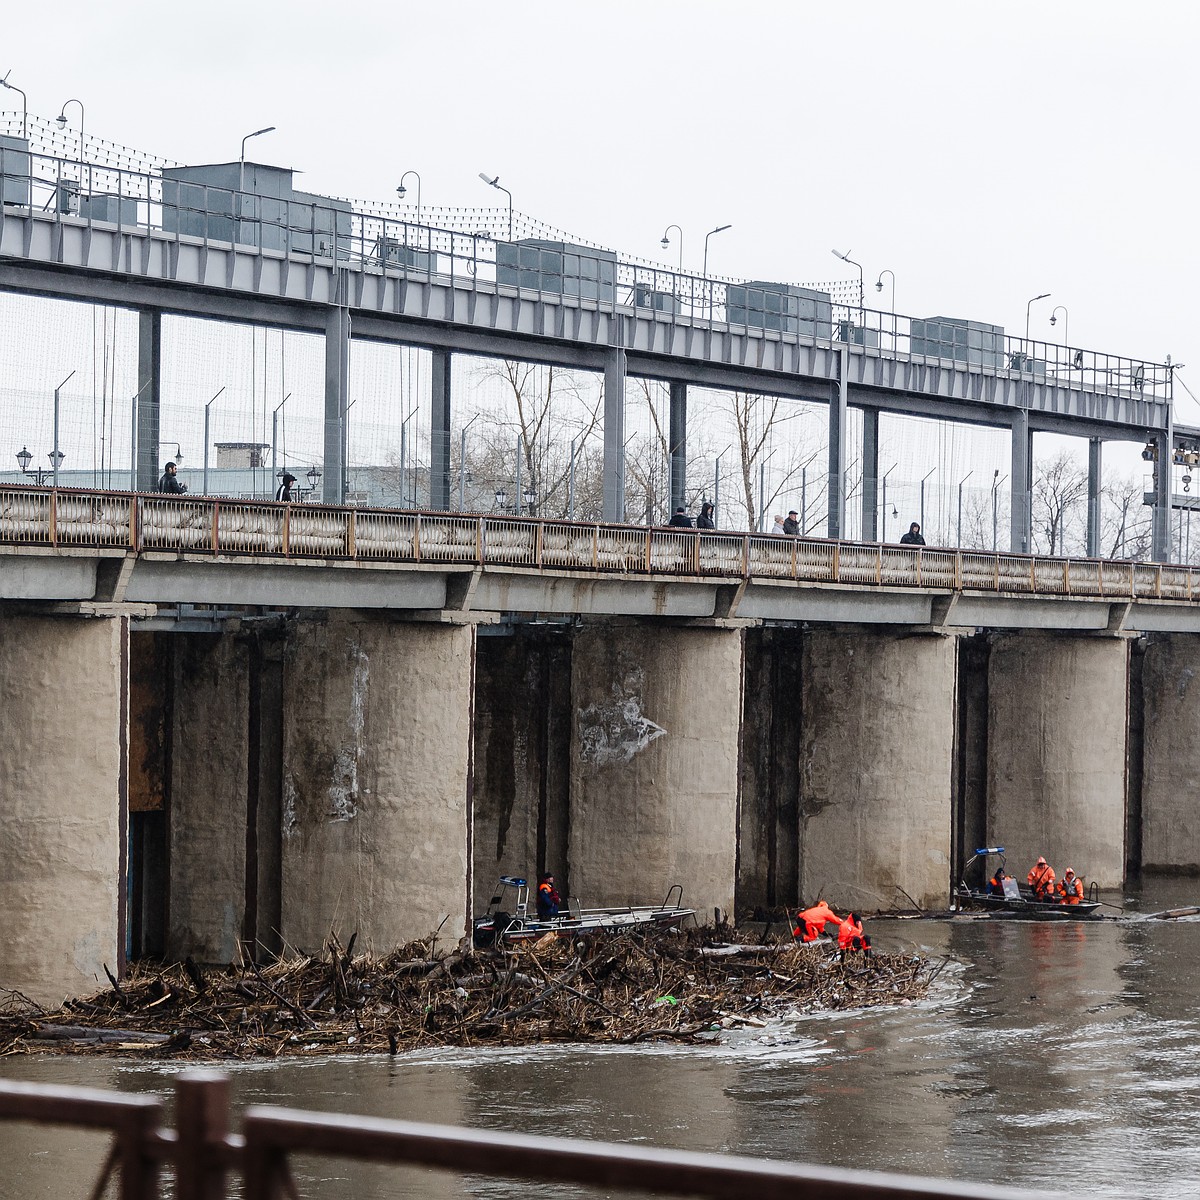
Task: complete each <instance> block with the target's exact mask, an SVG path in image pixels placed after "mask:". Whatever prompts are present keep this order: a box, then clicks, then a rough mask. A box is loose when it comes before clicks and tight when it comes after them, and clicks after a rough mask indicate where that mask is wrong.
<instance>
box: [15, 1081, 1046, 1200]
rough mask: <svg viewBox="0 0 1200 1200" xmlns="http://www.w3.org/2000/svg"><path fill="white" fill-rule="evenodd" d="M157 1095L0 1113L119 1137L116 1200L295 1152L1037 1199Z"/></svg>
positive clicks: (196, 1089)
mask: <svg viewBox="0 0 1200 1200" xmlns="http://www.w3.org/2000/svg"><path fill="white" fill-rule="evenodd" d="M163 1111H164V1105H163V1103H162V1101H160V1100H158V1099H157V1098H155V1097H152V1096H123V1095H118V1094H116V1093H111V1092H102V1091H96V1090H92V1089H88V1088H74V1087H50V1086H43V1085H39V1084H23V1083H0V1121H9V1122H21V1123H30V1124H38V1125H62V1126H68V1127H74V1128H82V1129H94V1130H109V1131H111V1132H112V1134H113V1140H112V1146H111V1148H110V1150H109V1153H108V1156H107V1158H106V1159H105V1160H104V1162H103V1163H102V1164H101V1167H100V1173H99V1176H98V1178H97V1181H96V1186H95V1188H93V1191H92V1195H93V1196H99V1195H102V1194H103V1193H104V1191H105V1188H106V1186H107V1184H108V1182H109V1180H110V1179H111V1178H112V1177H113V1176H114V1175H116V1176H118V1177H119V1192H118V1195H119V1196H120V1197H121V1200H155V1197H157V1196H158V1195H159V1194H160V1186H159V1185H160V1175H161V1172H162V1167H163V1166H164V1165H168V1166H170V1167H171V1168H172V1169H173V1171H174V1175H175V1187H174V1194H175V1196H176V1197H177V1200H217V1198H219V1197H224V1196H227V1195H232V1194H235V1193H234V1190H233V1188H231V1186H230V1185H231V1182H232V1181H231V1180H230V1178H229V1177H230V1175H240V1176H241V1177H242V1187H241V1188H240V1189H239V1190H238V1192H237V1194H240V1195H241V1196H243V1197H244V1198H245V1200H281V1198H282V1197H297V1196H298V1195H299V1192H298V1189H297V1187H296V1184H295V1180H294V1179H293V1177H292V1173H291V1169H290V1166H289V1155H291V1154H303V1155H304V1156H306V1157H312V1156H323V1157H338V1158H346V1159H354V1160H357V1161H360V1162H376V1163H390V1164H395V1165H399V1164H405V1165H408V1166H419V1167H426V1168H433V1169H436V1170H441V1171H451V1172H454V1173H455V1174H458V1175H483V1176H489V1177H494V1178H505V1179H519V1180H525V1181H535V1182H544V1183H548V1182H555V1183H571V1184H580V1185H587V1186H590V1187H593V1188H600V1187H605V1188H620V1189H636V1190H638V1191H649V1192H653V1193H656V1194H658V1195H663V1196H703V1197H710V1196H711V1197H723V1198H731V1197H744V1196H753V1197H756V1200H817V1198H818V1197H819V1198H821V1200H919V1198H921V1197H943V1198H947V1200H1006V1198H1008V1200H1020V1198H1021V1197H1025V1198H1026V1200H1035V1197H1036V1195H1037V1194H1035V1193H1032V1192H1018V1191H1016V1190H1015V1189H1011V1188H1003V1187H997V1186H995V1185H993V1184H988V1185H986V1186H971V1185H969V1184H960V1183H950V1182H947V1181H942V1180H932V1179H920V1178H915V1177H909V1178H904V1177H901V1176H898V1175H884V1174H877V1173H873V1172H866V1171H845V1170H838V1169H836V1168H831V1167H811V1166H799V1165H796V1164H793V1163H782V1162H765V1161H761V1160H759V1159H752V1158H738V1157H733V1156H731V1155H720V1154H694V1153H687V1152H683V1151H677V1150H649V1149H644V1148H641V1147H633V1146H620V1145H613V1144H610V1143H605V1142H584V1141H575V1140H570V1141H568V1140H565V1139H560V1138H543V1137H529V1136H523V1135H520V1134H511V1133H500V1132H496V1131H492V1130H471V1129H459V1128H454V1127H450V1126H441V1125H423V1124H416V1123H414V1122H410V1121H391V1120H380V1119H377V1118H367V1117H354V1116H346V1115H342V1114H333V1113H309V1112H297V1111H294V1110H291V1109H284V1108H265V1107H254V1108H249V1109H247V1110H246V1113H245V1115H244V1118H243V1122H242V1133H241V1134H236V1133H231V1132H230V1123H229V1079H228V1077H227V1076H225V1075H222V1074H219V1073H217V1072H214V1071H188V1072H184V1073H182V1074H180V1075H178V1076H176V1078H175V1129H173V1130H172V1129H167V1128H164V1127H163Z"/></svg>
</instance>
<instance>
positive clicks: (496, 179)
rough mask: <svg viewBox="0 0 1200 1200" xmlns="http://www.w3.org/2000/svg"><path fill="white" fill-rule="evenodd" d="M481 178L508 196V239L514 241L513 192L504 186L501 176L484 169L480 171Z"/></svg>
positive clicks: (489, 185)
mask: <svg viewBox="0 0 1200 1200" xmlns="http://www.w3.org/2000/svg"><path fill="white" fill-rule="evenodd" d="M479 178H480V179H482V180H483V182H484V183H486V184H487V185H488V187H494V188H495V189H496V191H498V192H503V193H504V194H505V195H506V196H507V197H508V240H509V241H510V242H511V241H512V192H510V191H509V190H508V188H506V187H504V186H503V185H502V184H501V182H500V176H499V175H496V176H494V177H490V176H488V175H486V174H485V173H484V172H483V171H480V172H479Z"/></svg>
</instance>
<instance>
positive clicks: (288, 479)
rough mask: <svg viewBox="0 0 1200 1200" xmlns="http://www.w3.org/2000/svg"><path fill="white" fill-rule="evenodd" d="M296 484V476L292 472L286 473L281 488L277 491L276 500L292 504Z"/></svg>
mask: <svg viewBox="0 0 1200 1200" xmlns="http://www.w3.org/2000/svg"><path fill="white" fill-rule="evenodd" d="M295 482H296V477H295V475H293V474H292V473H291V471H284V473H283V480H282V482H281V483H280V484H279V487H277V488H276V489H275V499H276V500H281V501H289V502H290V501H291V499H292V484H293V483H295Z"/></svg>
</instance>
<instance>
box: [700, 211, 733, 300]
mask: <svg viewBox="0 0 1200 1200" xmlns="http://www.w3.org/2000/svg"><path fill="white" fill-rule="evenodd" d="M732 228H733V226H732V225H718V226H717V227H716V229H710V230H709V231H708V232H707V233H706V234H705V235H704V270H703V272H702V274H703V276H704V278H705V279H707V278H708V239H709V238H710V237H712V236H713V234H715V233H724V232H725V230H727V229H732ZM710 307H711V305H710Z"/></svg>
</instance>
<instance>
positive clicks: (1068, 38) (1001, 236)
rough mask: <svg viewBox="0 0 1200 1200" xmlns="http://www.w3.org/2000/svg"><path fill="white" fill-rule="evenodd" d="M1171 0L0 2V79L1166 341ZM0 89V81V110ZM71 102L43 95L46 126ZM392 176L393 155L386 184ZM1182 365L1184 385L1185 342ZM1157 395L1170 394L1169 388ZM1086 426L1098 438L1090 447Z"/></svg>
mask: <svg viewBox="0 0 1200 1200" xmlns="http://www.w3.org/2000/svg"><path fill="white" fill-rule="evenodd" d="M1198 25H1200V16H1197V15H1196V10H1193V9H1191V8H1190V6H1185V5H1182V4H1178V3H1175V4H1166V3H1146V4H1143V5H1140V6H1139V7H1138V8H1136V9H1134V8H1132V7H1131V6H1129V5H1128V4H1122V5H1117V4H1115V3H1110V2H1108V0H1089V2H1087V3H1082V2H1079V3H1077V2H1073V0H1067V2H1057V3H1046V2H1045V0H1043V2H1041V3H1028V2H1025V0H1020V2H1012V0H1010V2H1007V3H999V4H993V5H987V6H983V5H971V4H962V3H942V2H916V3H908V4H895V3H879V2H877V0H862V2H860V3H859V4H856V5H854V6H845V5H843V6H837V5H831V4H825V3H823V4H811V3H764V2H761V0H759V2H755V0H749V2H745V0H744V2H743V3H741V4H739V5H736V6H734V5H731V4H728V3H724V4H719V3H711V2H708V0H693V2H691V3H686V4H685V3H647V2H646V0H642V2H641V3H632V2H628V0H609V2H607V3H604V4H573V5H572V4H565V3H561V2H559V3H541V2H537V3H515V4H513V3H510V4H504V5H501V4H495V3H490V4H484V3H476V2H474V0H469V2H455V0H444V2H442V3H439V4H436V5H433V4H428V5H412V4H406V3H400V4H382V3H370V2H362V0H359V2H355V0H349V2H344V3H341V4H339V5H336V6H330V5H327V4H315V3H310V2H308V0H302V2H293V3H286V4H285V3H250V4H246V3H241V4H230V3H224V2H215V3H209V4H206V5H203V6H196V5H192V6H186V7H185V6H175V5H165V4H162V3H121V2H120V0H118V2H116V3H111V4H107V5H98V4H95V3H88V4H83V3H78V2H76V0H64V2H62V3H59V4H57V5H55V6H54V8H53V10H52V12H50V13H48V12H47V10H45V9H39V8H38V7H36V6H28V5H18V6H15V7H13V6H10V11H8V12H7V13H6V15H5V20H4V32H5V37H4V41H3V44H2V45H0V73H2V72H3V71H5V70H7V69H9V68H10V67H11V68H12V75H11V78H12V81H13V82H14V83H16V84H18V85H19V86H21V87H23V88H24V89H25V90H26V91H27V92H28V93H29V105H30V111H31V112H32V113H37V114H39V115H42V116H45V117H47V118H49V117H53V116H55V115H56V114H57V113H58V111H59V109H60V106H61V105H62V104H63V102H64V101H65V100H67V99H68V98H77V99H79V100H81V101H82V102H83V104H84V105H85V107H86V127H87V132H88V133H89V134H92V135H96V136H101V137H105V138H108V139H110V140H112V141H115V142H119V143H123V144H125V145H128V146H132V147H136V148H138V149H143V150H146V151H149V152H152V153H155V154H160V155H163V156H165V157H168V158H171V159H175V160H179V161H185V162H201V161H214V160H229V159H236V158H237V155H238V149H239V143H240V140H241V138H242V136H243V135H244V134H245V133H247V132H249V131H250V130H253V129H256V128H258V127H260V126H262V125H270V124H274V125H276V126H278V129H277V131H276V132H274V133H272V134H269V135H267V136H265V137H263V138H261V139H259V140H258V141H257V142H256V143H252V146H254V148H255V151H256V154H255V157H259V158H261V159H263V160H265V161H270V162H273V163H278V164H282V165H289V166H293V167H295V168H297V169H299V170H302V171H303V172H304V173H305V174H304V175H303V177H302V179H301V180H300V181H299V182H300V184H301V186H303V187H306V188H308V189H310V190H313V191H317V192H325V193H333V194H341V195H349V196H353V197H358V198H362V199H368V200H372V199H373V200H379V201H390V200H392V199H393V198H394V189H395V186H396V183H397V182H398V181H399V178H400V175H401V173H402V172H403V171H405V170H406V169H415V170H417V171H419V172H420V174H421V177H422V184H423V201H424V203H425V205H427V206H430V205H458V206H473V205H480V206H485V205H490V204H493V203H495V201H497V200H502V197H500V196H498V195H497V193H495V192H493V191H490V190H489V189H487V188H486V187H485V186H484V185H483V184H482V183H481V182H480V181H479V179H478V178H477V174H478V172H479V171H481V170H485V171H488V172H490V173H498V174H499V175H500V179H501V182H502V183H504V184H505V185H506V186H507V187H509V188H510V189H511V190H512V192H513V196H514V203H515V206H516V207H517V208H518V209H520V210H522V211H524V212H526V213H529V214H531V215H533V216H536V217H538V218H540V219H542V220H544V221H546V222H548V223H550V224H552V225H555V226H558V227H560V228H563V229H566V230H569V231H571V232H573V233H576V234H578V235H580V236H582V237H585V238H587V239H589V240H592V241H596V242H599V243H601V244H604V245H608V246H611V247H613V248H615V249H618V250H621V251H623V252H626V253H629V254H637V255H644V256H647V257H658V258H660V259H662V260H664V261H668V262H671V263H673V262H674V261H675V257H676V253H677V251H676V247H675V246H672V248H671V249H670V250H668V251H663V250H661V249H660V247H659V238H660V237H661V235H662V232H663V229H664V228H665V226H666V225H667V224H668V223H671V222H675V223H678V224H679V225H680V226H682V228H683V230H684V234H685V245H684V265H685V267H690V268H692V269H694V270H697V271H698V270H699V266H700V261H701V256H702V248H703V240H704V234H705V232H706V231H707V230H709V229H711V228H713V227H714V226H716V225H718V224H725V223H727V222H728V223H732V226H733V228H732V229H730V230H729V231H728V232H726V233H723V234H721V235H719V236H718V237H714V238H713V239H712V242H711V244H710V255H709V264H710V269H711V271H712V273H714V274H729V275H733V276H736V277H743V278H746V277H749V278H765V279H776V280H800V281H815V280H832V279H837V278H843V279H844V278H846V276H847V275H848V274H850V273H852V272H851V269H850V268H848V267H846V266H845V265H844V264H841V263H838V262H837V261H835V260H834V259H833V258H832V256H831V254H830V250H831V248H833V247H837V248H838V249H840V250H850V251H852V252H853V257H854V258H856V259H858V260H859V261H860V262H862V263H863V264H864V267H865V271H866V277H867V293H868V294H867V302H868V304H874V305H876V306H877V307H881V308H885V309H886V308H887V307H888V302H889V299H890V285H885V290H884V291H883V293H882V294H880V293H877V292H876V291H875V289H874V287H873V286H872V285H873V282H874V280H875V278H876V276H877V275H878V274H879V272H880V271H882V270H883V269H885V268H887V269H890V270H892V271H894V272H895V276H896V308H897V311H899V312H901V313H905V314H908V315H913V316H930V315H934V314H940V315H949V316H956V317H968V318H972V319H975V320H980V321H987V322H993V323H997V324H1002V325H1004V326H1005V328H1006V330H1007V331H1008V332H1009V333H1010V334H1013V335H1017V336H1020V335H1021V334H1023V332H1024V326H1025V316H1026V301H1027V300H1028V299H1029V298H1030V297H1031V296H1034V295H1036V294H1038V293H1039V292H1050V293H1052V298H1051V299H1050V300H1047V301H1041V302H1039V303H1038V304H1036V305H1035V306H1034V309H1033V319H1032V323H1031V333H1032V334H1033V335H1034V336H1035V337H1043V338H1047V339H1048V340H1049V339H1051V338H1054V339H1055V340H1061V334H1062V331H1063V322H1062V319H1061V317H1062V314H1061V313H1060V314H1059V315H1060V320H1059V324H1058V326H1057V327H1056V328H1055V329H1053V330H1052V329H1051V327H1050V326H1049V324H1048V318H1049V316H1050V314H1051V310H1052V309H1053V307H1054V306H1055V305H1060V304H1061V305H1065V306H1066V307H1067V309H1068V311H1069V334H1070V342H1071V344H1072V345H1075V346H1082V347H1086V348H1089V349H1098V350H1104V351H1108V352H1111V353H1120V354H1127V355H1131V356H1134V357H1145V358H1149V359H1155V360H1161V359H1162V358H1163V357H1164V356H1165V355H1166V354H1168V353H1170V354H1171V355H1172V357H1173V358H1174V359H1175V360H1176V361H1181V362H1183V363H1185V364H1190V363H1191V361H1192V358H1193V357H1194V355H1195V354H1196V353H1197V352H1200V347H1197V346H1195V345H1194V342H1195V341H1196V334H1195V332H1194V330H1195V324H1194V322H1193V320H1192V314H1191V311H1190V309H1191V306H1190V304H1189V302H1188V300H1187V296H1188V294H1189V292H1190V289H1191V287H1192V284H1193V280H1194V279H1195V278H1196V277H1197V270H1196V267H1197V254H1196V233H1195V230H1194V224H1195V218H1194V214H1193V211H1192V209H1193V208H1194V204H1193V199H1192V195H1191V186H1190V185H1191V184H1192V181H1193V179H1194V177H1195V175H1196V164H1195V160H1196V155H1197V151H1196V140H1195V138H1194V136H1192V129H1191V122H1192V118H1193V116H1194V114H1195V112H1196V111H1197V108H1198V107H1200V106H1198V105H1197V98H1198V97H1197V93H1198V91H1200V83H1198V82H1197V74H1196V72H1195V70H1194V65H1193V62H1192V58H1193V56H1194V50H1195V44H1196V37H1195V35H1196V32H1197V26H1198ZM16 102H18V97H17V96H16V94H15V93H13V92H2V93H0V104H2V105H3V106H4V107H6V108H11V107H12V105H13V104H14V103H16ZM76 114H77V109H76V108H75V107H74V106H73V107H72V109H71V110H70V113H69V114H68V115H69V117H70V118H71V121H72V125H74V124H75V118H76ZM410 183H411V180H410ZM1182 378H1183V380H1184V381H1185V382H1187V383H1189V384H1191V381H1192V379H1193V378H1195V379H1196V380H1197V381H1198V382H1197V385H1193V390H1197V391H1198V392H1200V362H1197V363H1196V364H1195V370H1194V371H1189V370H1188V369H1186V368H1185V370H1184V371H1183V372H1182ZM1176 401H1177V410H1178V411H1177V419H1179V420H1182V421H1184V422H1186V423H1200V407H1198V406H1197V405H1195V404H1194V403H1193V402H1192V401H1191V400H1190V399H1189V398H1188V397H1187V395H1186V393H1185V392H1183V390H1182V389H1177V395H1176ZM1114 449H1115V448H1114Z"/></svg>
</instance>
